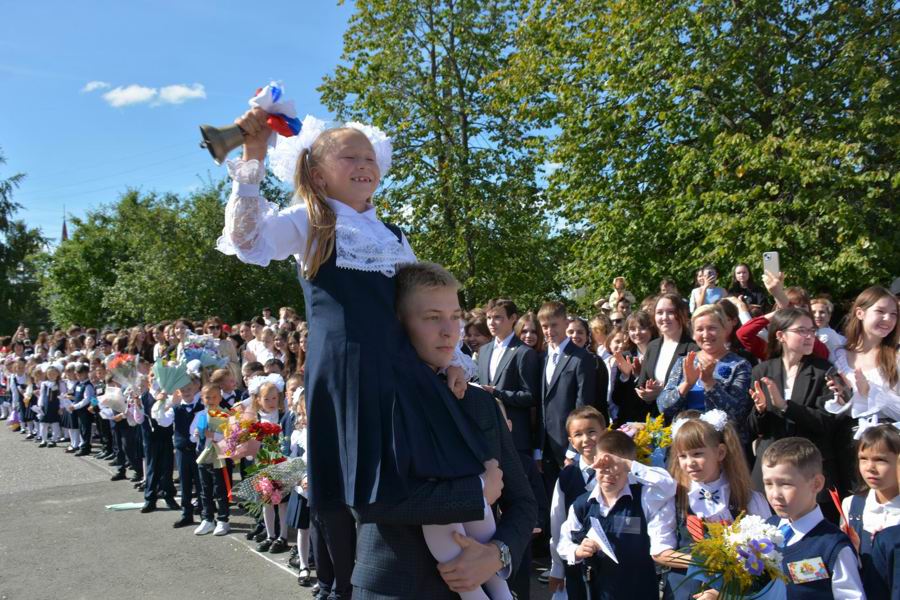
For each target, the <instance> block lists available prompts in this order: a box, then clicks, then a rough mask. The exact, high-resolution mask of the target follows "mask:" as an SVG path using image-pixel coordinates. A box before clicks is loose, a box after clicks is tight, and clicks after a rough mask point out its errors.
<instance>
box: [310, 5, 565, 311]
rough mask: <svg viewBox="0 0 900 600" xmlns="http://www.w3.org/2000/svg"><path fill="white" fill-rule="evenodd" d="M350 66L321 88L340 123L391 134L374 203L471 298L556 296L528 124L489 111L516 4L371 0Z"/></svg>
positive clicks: (553, 250) (355, 31) (347, 60)
mask: <svg viewBox="0 0 900 600" xmlns="http://www.w3.org/2000/svg"><path fill="white" fill-rule="evenodd" d="M354 6H355V8H356V12H355V13H354V15H353V16H352V17H351V19H350V23H349V27H348V29H347V31H346V33H345V35H344V54H343V64H341V65H340V66H338V67H337V68H336V70H335V72H334V74H333V75H330V76H328V77H326V78H325V80H324V82H323V84H322V86H321V87H320V88H319V89H320V91H321V93H322V99H323V102H324V104H325V105H326V106H327V107H328V108H330V109H331V110H334V111H336V112H337V113H338V114H339V116H341V117H342V118H347V117H351V118H355V119H359V120H363V121H367V122H373V123H374V124H376V125H377V126H379V127H381V128H383V129H385V130H386V131H387V132H388V133H389V134H390V135H391V136H392V138H393V141H394V165H393V167H392V170H391V173H390V179H389V181H388V182H387V183H386V184H385V186H384V189H383V190H382V191H381V192H380V193H379V197H378V198H377V199H376V202H377V204H378V206H379V211H380V214H381V216H382V218H384V219H385V220H388V221H393V222H396V223H398V224H399V225H402V226H403V227H404V229H405V230H406V232H407V234H408V235H409V237H410V240H411V243H412V246H413V248H414V249H415V250H416V252H417V255H418V257H419V258H420V259H421V260H431V261H434V262H438V263H441V264H443V265H445V266H447V267H448V268H449V269H450V270H452V271H453V272H454V273H455V274H456V275H457V277H458V278H459V279H460V281H461V283H462V284H463V288H464V291H463V295H464V298H463V300H464V302H466V303H467V304H469V305H470V306H471V305H472V304H475V303H478V302H481V301H484V300H486V299H487V298H489V297H491V296H495V295H498V294H501V293H502V294H505V295H509V296H512V297H514V298H516V299H517V300H519V301H521V302H522V303H523V304H525V305H531V304H535V303H537V302H538V301H539V300H540V299H541V298H543V297H545V296H546V295H549V294H551V293H554V292H556V291H558V288H559V282H558V278H557V268H556V267H557V262H558V259H559V252H558V246H557V245H555V244H552V243H549V242H548V240H549V238H550V230H549V227H548V224H547V222H546V220H545V218H544V216H545V206H544V202H543V199H542V196H541V195H540V193H539V190H538V187H537V185H536V178H535V160H534V156H533V152H531V150H530V149H529V147H528V145H527V143H526V140H527V136H526V134H525V131H523V129H522V127H521V124H520V123H518V122H516V121H514V120H510V119H509V118H507V115H505V114H503V113H502V112H497V111H494V110H492V109H491V97H490V96H489V95H488V94H486V92H485V89H484V87H483V79H484V78H485V76H487V75H488V74H490V73H492V72H494V71H496V70H497V69H500V68H502V67H503V65H504V61H505V58H504V57H505V56H506V55H508V53H509V51H510V50H511V42H512V34H513V28H514V23H515V15H516V13H515V11H514V10H513V8H514V3H513V2H506V1H501V2H497V1H493V2H487V3H485V2H479V1H477V0H447V1H440V0H426V1H424V2H422V1H411V0H388V1H383V0H377V1H376V0H362V1H358V2H355V3H354Z"/></svg>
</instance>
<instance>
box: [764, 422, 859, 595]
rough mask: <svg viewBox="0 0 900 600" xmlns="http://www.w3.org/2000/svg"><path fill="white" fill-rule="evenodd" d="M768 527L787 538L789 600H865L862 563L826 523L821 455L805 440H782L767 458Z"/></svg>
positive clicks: (845, 539) (785, 558)
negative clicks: (821, 495) (770, 512)
mask: <svg viewBox="0 0 900 600" xmlns="http://www.w3.org/2000/svg"><path fill="white" fill-rule="evenodd" d="M762 461H763V462H762V474H763V485H764V486H765V489H766V498H767V499H768V501H769V504H770V505H771V506H772V510H774V511H775V516H772V517H771V518H770V519H769V523H771V524H773V525H778V526H779V528H780V529H781V531H782V534H783V535H784V545H783V547H782V548H781V553H782V556H783V563H782V564H783V568H784V573H785V575H787V577H788V583H787V598H788V600H800V599H805V598H832V597H833V598H835V600H848V599H850V598H854V599H856V598H865V597H866V596H865V592H863V587H862V581H861V578H860V574H859V561H858V559H857V557H856V552H855V551H854V549H853V546H852V545H851V543H850V540H849V538H848V537H847V536H846V535H845V534H844V533H843V532H842V531H841V530H840V529H839V528H838V527H837V526H836V525H834V524H832V523H830V522H829V521H826V520H825V517H823V516H822V509H821V508H819V504H818V503H817V502H816V496H817V494H818V493H819V492H821V491H822V488H823V487H824V486H825V476H824V475H823V474H822V454H821V453H820V452H819V449H818V448H816V446H815V444H813V443H812V442H811V441H809V440H807V439H805V438H798V437H788V438H782V439H780V440H778V441H777V442H775V443H774V444H772V445H771V446H769V447H768V448H767V449H766V451H765V453H763V456H762Z"/></svg>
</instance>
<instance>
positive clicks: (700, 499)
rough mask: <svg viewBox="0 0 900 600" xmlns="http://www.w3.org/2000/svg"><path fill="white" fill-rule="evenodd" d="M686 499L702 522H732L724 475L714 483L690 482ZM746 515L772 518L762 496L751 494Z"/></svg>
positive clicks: (727, 487)
mask: <svg viewBox="0 0 900 600" xmlns="http://www.w3.org/2000/svg"><path fill="white" fill-rule="evenodd" d="M687 498H688V504H689V505H690V507H691V511H693V513H694V514H695V515H697V516H698V517H700V518H701V519H703V520H704V521H713V522H719V521H733V520H734V517H735V515H733V514H731V509H729V508H728V501H729V500H730V499H731V485H730V484H729V483H728V478H727V477H725V474H724V473H723V474H722V475H721V476H720V477H719V478H718V479H716V480H715V481H710V482H708V483H699V482H697V481H692V482H691V487H690V489H689V490H688V495H687ZM747 513H748V514H751V515H757V516H760V517H763V518H769V517H771V516H772V509H771V508H769V503H768V502H766V499H765V498H764V497H763V495H762V494H760V493H759V492H752V493H751V495H750V502H748V503H747Z"/></svg>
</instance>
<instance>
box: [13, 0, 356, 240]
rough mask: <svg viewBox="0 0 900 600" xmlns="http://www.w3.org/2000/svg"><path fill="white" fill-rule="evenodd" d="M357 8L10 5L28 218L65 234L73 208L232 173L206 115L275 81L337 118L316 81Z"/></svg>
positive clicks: (180, 189)
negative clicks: (203, 137)
mask: <svg viewBox="0 0 900 600" xmlns="http://www.w3.org/2000/svg"><path fill="white" fill-rule="evenodd" d="M352 11H353V6H352V3H348V4H344V5H342V6H338V5H337V4H336V2H333V1H294V2H289V1H280V0H275V1H271V0H270V1H269V2H259V3H237V2H212V1H207V0H203V1H200V0H182V1H180V2H172V1H169V0H165V1H154V2H148V1H132V0H128V1H121V0H117V1H107V2H100V1H93V0H85V1H83V2H71V1H68V2H60V1H58V0H53V1H50V2H46V1H42V0H38V1H33V2H10V3H5V5H4V8H3V18H2V19H0V89H2V90H3V93H2V94H0V149H2V152H3V154H4V155H5V156H6V159H7V164H5V165H3V166H0V179H5V178H6V177H9V176H10V175H12V174H14V173H19V172H22V173H25V174H26V179H25V181H24V182H23V185H22V186H21V187H20V188H19V189H18V190H17V191H16V192H15V194H14V197H13V198H14V200H16V201H17V202H18V203H19V204H21V205H22V206H23V208H22V210H21V211H19V213H18V214H17V217H18V218H21V219H24V220H25V221H26V222H27V223H28V224H29V225H31V226H35V227H40V228H41V229H42V230H43V231H44V234H45V235H46V236H48V237H50V238H58V237H59V232H60V228H61V224H62V216H63V205H65V210H66V212H67V213H68V214H69V215H75V216H82V215H84V214H85V212H86V211H88V210H90V209H92V208H96V207H98V206H100V205H101V204H105V203H110V202H112V201H114V200H115V199H116V198H117V197H118V195H119V194H120V193H121V192H122V191H124V190H125V189H126V188H127V187H129V186H131V187H137V188H139V189H141V190H144V191H151V190H156V191H160V192H167V191H170V192H175V193H178V194H183V193H186V192H189V191H190V190H191V189H193V188H194V187H196V186H198V185H200V184H201V181H202V180H206V179H207V178H210V177H212V178H214V179H215V178H220V177H223V176H224V175H225V172H224V168H222V167H217V166H216V165H215V163H213V162H212V159H211V158H210V157H209V155H208V154H207V152H206V150H203V149H201V148H199V147H198V142H199V139H200V137H199V130H198V125H200V124H201V123H211V124H216V125H219V124H226V123H230V122H231V121H232V120H233V119H234V117H236V116H237V115H238V114H240V113H241V112H243V111H244V110H246V108H247V99H248V98H249V97H250V96H251V95H252V93H253V92H254V90H255V89H256V88H257V87H259V86H260V85H263V84H265V83H266V82H268V81H269V80H271V79H280V80H282V81H283V82H284V86H285V90H286V95H287V96H288V97H289V98H291V99H293V100H294V101H295V103H296V105H297V111H298V113H299V115H300V117H301V118H302V117H303V115H304V114H306V113H307V112H308V113H312V114H315V115H316V116H320V117H322V118H326V119H327V117H330V116H331V115H330V114H329V113H327V112H326V111H325V110H324V109H323V108H322V106H321V104H320V102H319V94H318V93H317V92H316V87H318V86H319V84H320V83H321V80H322V76H323V75H325V74H327V73H331V72H333V70H334V67H335V66H336V65H337V64H338V61H339V59H340V55H341V48H342V35H343V32H344V30H345V29H346V26H347V20H348V19H349V17H350V15H351V14H352ZM90 82H99V83H96V84H94V86H93V87H95V88H96V89H94V90H93V91H85V87H86V86H87V84H88V83H90ZM101 84H105V85H101ZM53 241H55V240H53Z"/></svg>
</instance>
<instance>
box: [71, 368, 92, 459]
mask: <svg viewBox="0 0 900 600" xmlns="http://www.w3.org/2000/svg"><path fill="white" fill-rule="evenodd" d="M75 374H76V375H77V376H78V383H76V384H75V394H74V398H73V400H72V410H73V411H74V413H75V415H76V416H77V419H78V430H79V433H80V434H81V446H80V447H79V448H78V451H77V452H75V454H74V456H88V455H89V454H90V453H91V437H92V436H93V425H94V415H93V412H91V411H93V410H94V409H93V404H94V403H95V402H96V401H97V394H96V391H95V390H94V384H93V383H91V381H90V375H91V367H90V365H88V364H86V363H81V364H79V365H78V366H77V367H75Z"/></svg>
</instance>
